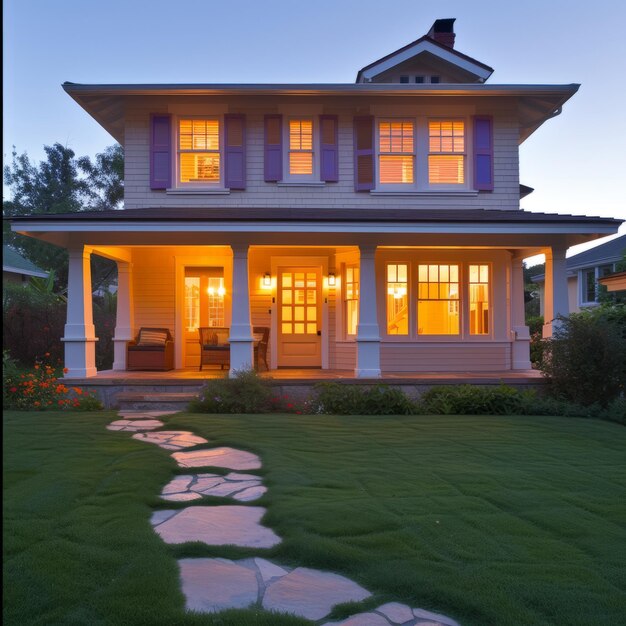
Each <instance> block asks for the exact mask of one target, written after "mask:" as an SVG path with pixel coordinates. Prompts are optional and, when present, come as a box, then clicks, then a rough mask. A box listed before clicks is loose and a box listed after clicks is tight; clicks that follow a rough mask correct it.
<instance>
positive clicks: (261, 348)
mask: <svg viewBox="0 0 626 626" xmlns="http://www.w3.org/2000/svg"><path fill="white" fill-rule="evenodd" d="M252 332H253V333H254V339H255V341H254V367H255V369H257V370H258V369H259V359H263V362H264V363H265V369H266V370H269V368H270V367H269V365H268V364H267V344H268V343H269V338H270V329H269V328H268V327H267V326H255V327H254V328H253V329H252Z"/></svg>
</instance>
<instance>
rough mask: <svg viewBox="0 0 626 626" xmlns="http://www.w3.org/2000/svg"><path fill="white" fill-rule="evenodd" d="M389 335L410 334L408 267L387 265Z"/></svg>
mask: <svg viewBox="0 0 626 626" xmlns="http://www.w3.org/2000/svg"><path fill="white" fill-rule="evenodd" d="M387 334H388V335H408V334H409V296H408V266H407V265H400V264H390V265H387Z"/></svg>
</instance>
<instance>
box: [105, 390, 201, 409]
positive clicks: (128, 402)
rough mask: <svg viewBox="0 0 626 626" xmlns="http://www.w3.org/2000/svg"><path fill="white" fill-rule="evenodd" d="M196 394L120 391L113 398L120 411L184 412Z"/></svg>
mask: <svg viewBox="0 0 626 626" xmlns="http://www.w3.org/2000/svg"><path fill="white" fill-rule="evenodd" d="M197 397H198V393H191V392H183V393H174V392H170V393H167V392H148V393H138V392H130V391H122V392H120V393H118V394H117V395H116V397H115V400H116V405H117V407H118V409H119V410H120V411H184V410H186V408H187V405H188V404H189V403H190V402H191V401H192V400H194V399H195V398H197Z"/></svg>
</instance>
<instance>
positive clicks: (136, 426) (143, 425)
mask: <svg viewBox="0 0 626 626" xmlns="http://www.w3.org/2000/svg"><path fill="white" fill-rule="evenodd" d="M161 426H163V422H161V421H160V420H150V419H137V420H128V419H125V420H116V421H114V422H111V423H110V424H109V425H108V426H107V429H108V430H125V431H130V432H137V431H139V430H154V429H155V428H161Z"/></svg>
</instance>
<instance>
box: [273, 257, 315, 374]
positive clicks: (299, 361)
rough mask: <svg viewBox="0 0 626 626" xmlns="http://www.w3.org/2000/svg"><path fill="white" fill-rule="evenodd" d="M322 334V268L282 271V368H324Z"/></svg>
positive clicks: (279, 342) (280, 331)
mask: <svg viewBox="0 0 626 626" xmlns="http://www.w3.org/2000/svg"><path fill="white" fill-rule="evenodd" d="M321 334H322V272H321V269H320V268H319V267H281V268H278V367H321V366H322V337H321Z"/></svg>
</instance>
